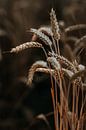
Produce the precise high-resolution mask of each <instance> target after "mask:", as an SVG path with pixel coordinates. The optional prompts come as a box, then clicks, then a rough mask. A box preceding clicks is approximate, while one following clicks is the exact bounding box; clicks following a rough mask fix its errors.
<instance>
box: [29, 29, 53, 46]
mask: <svg viewBox="0 0 86 130" xmlns="http://www.w3.org/2000/svg"><path fill="white" fill-rule="evenodd" d="M30 32H32V33H34V34H36V35H37V36H38V37H39V38H40V39H41V40H42V41H43V42H44V43H45V44H46V45H48V46H51V45H52V41H51V40H50V39H49V37H48V36H47V35H45V34H44V33H43V32H41V31H39V30H37V29H33V28H31V30H30Z"/></svg>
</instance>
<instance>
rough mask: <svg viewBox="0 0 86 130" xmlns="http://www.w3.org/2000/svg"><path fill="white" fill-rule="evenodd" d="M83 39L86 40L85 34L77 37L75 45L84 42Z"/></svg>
mask: <svg viewBox="0 0 86 130" xmlns="http://www.w3.org/2000/svg"><path fill="white" fill-rule="evenodd" d="M84 41H86V35H84V36H83V37H81V38H80V39H78V40H77V41H76V42H75V45H76V46H78V45H79V44H80V43H81V42H84Z"/></svg>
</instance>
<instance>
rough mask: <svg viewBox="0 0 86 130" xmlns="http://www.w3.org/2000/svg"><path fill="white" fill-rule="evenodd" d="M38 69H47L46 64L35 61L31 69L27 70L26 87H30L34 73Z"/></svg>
mask: <svg viewBox="0 0 86 130" xmlns="http://www.w3.org/2000/svg"><path fill="white" fill-rule="evenodd" d="M40 67H42V68H47V63H46V62H44V61H36V62H35V63H34V64H33V65H32V66H31V68H30V69H29V73H28V79H27V85H30V86H31V84H32V80H33V76H34V73H35V72H36V69H37V68H40Z"/></svg>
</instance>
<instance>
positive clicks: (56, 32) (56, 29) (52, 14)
mask: <svg viewBox="0 0 86 130" xmlns="http://www.w3.org/2000/svg"><path fill="white" fill-rule="evenodd" d="M50 21H51V30H52V33H53V36H54V38H55V39H56V40H57V39H60V33H59V31H60V29H59V24H58V21H57V18H56V14H55V11H54V10H53V8H52V9H51V12H50Z"/></svg>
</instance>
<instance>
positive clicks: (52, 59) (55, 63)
mask: <svg viewBox="0 0 86 130" xmlns="http://www.w3.org/2000/svg"><path fill="white" fill-rule="evenodd" d="M47 61H48V62H49V63H50V64H51V65H52V66H53V68H54V69H55V70H57V71H60V70H61V66H60V63H59V61H57V60H56V58H55V57H48V58H47Z"/></svg>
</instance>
